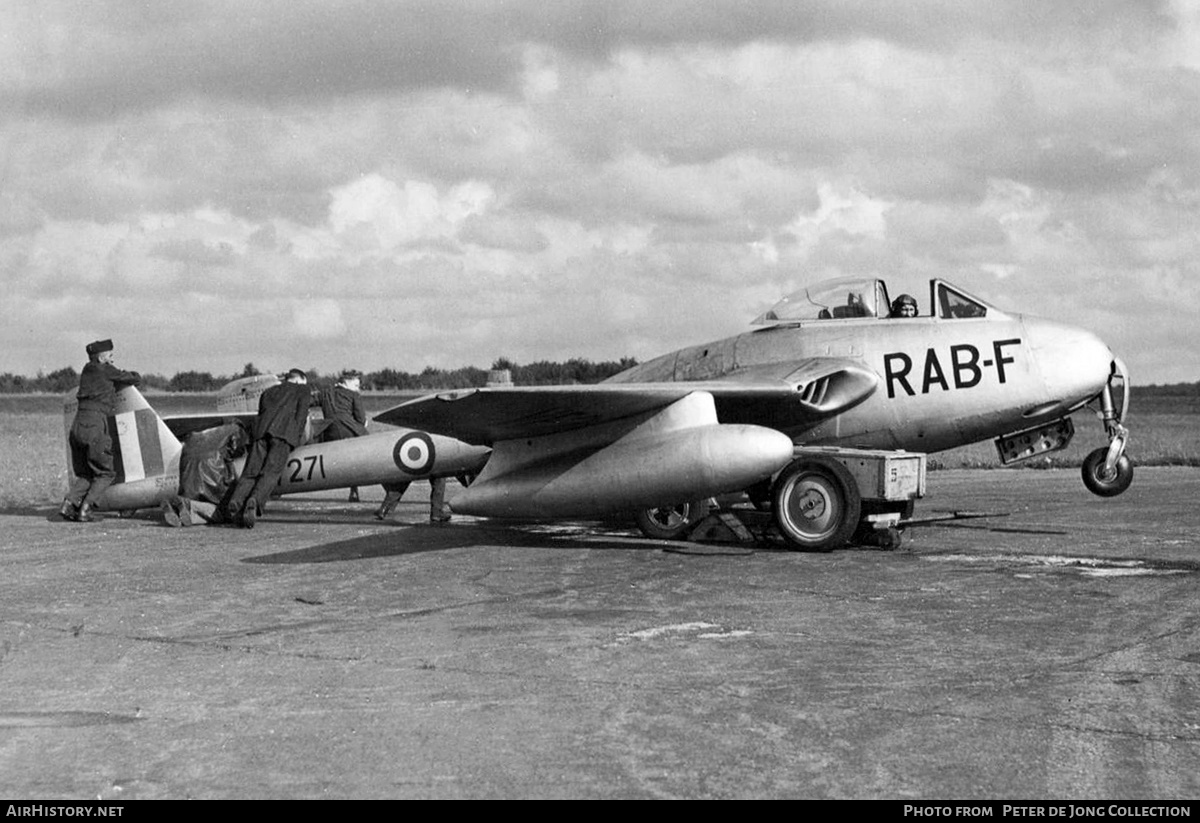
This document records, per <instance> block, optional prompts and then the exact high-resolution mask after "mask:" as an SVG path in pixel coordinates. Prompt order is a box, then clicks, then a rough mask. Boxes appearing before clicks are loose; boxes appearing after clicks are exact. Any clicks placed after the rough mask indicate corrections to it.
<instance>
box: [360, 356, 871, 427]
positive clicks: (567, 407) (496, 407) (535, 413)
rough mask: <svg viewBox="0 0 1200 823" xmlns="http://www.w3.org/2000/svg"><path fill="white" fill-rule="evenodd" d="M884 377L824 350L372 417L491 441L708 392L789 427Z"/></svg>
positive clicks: (476, 396)
mask: <svg viewBox="0 0 1200 823" xmlns="http://www.w3.org/2000/svg"><path fill="white" fill-rule="evenodd" d="M878 382H879V377H878V375H876V374H875V372H874V371H872V370H871V369H869V368H867V367H866V366H865V365H863V364H862V363H861V362H860V361H857V360H851V359H847V358H834V357H818V358H809V359H807V360H804V361H792V362H790V363H779V364H772V365H769V366H765V367H756V368H754V369H747V370H742V371H735V372H733V373H731V374H730V375H728V376H726V377H724V378H722V379H720V380H713V381H703V382H664V383H600V384H596V385H586V386H519V387H491V388H482V389H463V390H460V391H451V392H442V393H439V394H433V395H428V396H426V397H420V398H417V399H416V400H410V401H408V402H407V403H402V404H401V405H399V406H395V407H393V408H391V409H388V410H387V411H384V412H381V413H380V414H378V415H376V416H375V418H374V419H375V420H378V421H380V422H382V423H387V424H389V425H393V426H408V427H412V428H418V429H423V430H425V431H429V432H434V433H436V434H442V435H446V436H449V437H454V438H457V439H459V440H462V441H464V442H466V443H471V444H474V445H481V446H492V445H494V444H496V443H497V442H501V441H505V440H516V439H520V438H537V437H543V436H547V435H551V434H557V433H560V432H568V431H574V430H577V429H586V428H590V427H592V426H598V425H601V424H603V423H607V422H610V421H614V420H621V419H624V418H629V417H633V416H634V415H638V414H644V413H647V412H651V411H654V410H656V409H661V408H665V407H666V406H669V405H670V404H672V403H674V402H676V401H678V400H680V399H682V398H684V397H686V396H687V395H689V394H692V393H693V392H707V393H709V394H711V395H712V396H713V399H714V401H715V404H716V409H717V416H718V419H719V420H720V422H722V423H749V424H757V425H763V426H770V427H772V428H779V429H781V430H783V429H795V428H801V427H804V426H808V425H813V424H815V423H817V422H820V421H821V420H824V419H826V418H828V417H831V416H833V415H835V414H838V413H839V412H841V411H843V410H845V409H847V408H850V407H852V406H854V405H856V404H858V403H859V402H861V401H862V400H864V399H865V398H866V397H867V396H869V395H870V394H871V392H873V391H874V390H875V387H876V385H877V384H878Z"/></svg>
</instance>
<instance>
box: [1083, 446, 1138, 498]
mask: <svg viewBox="0 0 1200 823" xmlns="http://www.w3.org/2000/svg"><path fill="white" fill-rule="evenodd" d="M1113 445H1116V443H1115V442H1114V444H1113ZM1122 445H1123V444H1122ZM1112 451H1113V446H1109V447H1108V448H1106V449H1096V450H1095V451H1094V452H1092V453H1091V454H1089V455H1088V456H1087V457H1085V458H1084V460H1083V468H1082V474H1083V485H1085V486H1087V490H1088V491H1090V492H1091V493H1092V494H1094V495H1097V496H1099V497H1116V496H1117V495H1118V494H1120V493H1121V492H1123V491H1125V490H1126V489H1127V488H1129V484H1130V483H1132V482H1133V462H1132V461H1131V460H1130V459H1129V457H1128V456H1127V455H1126V454H1124V449H1121V453H1120V455H1119V456H1118V457H1117V458H1116V459H1115V460H1113V459H1111V458H1110V453H1111V452H1112Z"/></svg>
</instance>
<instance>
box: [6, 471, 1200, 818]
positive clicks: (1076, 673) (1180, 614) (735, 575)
mask: <svg viewBox="0 0 1200 823" xmlns="http://www.w3.org/2000/svg"><path fill="white" fill-rule="evenodd" d="M450 485H451V497H452V496H453V490H454V489H455V488H456V485H455V484H453V483H452V484H450ZM1198 491H1200V471H1197V470H1196V469H1153V468H1138V469H1137V475H1136V477H1135V478H1134V482H1133V486H1132V487H1131V488H1130V490H1129V491H1128V492H1126V493H1125V494H1124V495H1122V496H1120V497H1117V498H1112V499H1108V500H1103V499H1100V498H1096V497H1093V496H1092V495H1091V494H1089V493H1088V492H1087V491H1086V490H1085V489H1084V488H1083V485H1082V483H1081V482H1080V479H1079V476H1078V473H1077V472H1074V471H1030V470H1023V471H939V472H932V473H930V475H929V494H928V496H927V497H926V498H925V499H924V500H922V501H920V502H919V503H918V506H917V512H916V517H917V518H922V517H943V518H944V517H948V516H949V515H950V513H952V512H959V513H960V514H979V513H986V514H990V515H992V516H990V517H986V518H965V519H957V520H940V521H937V522H933V523H929V524H926V525H917V526H913V527H911V528H909V529H908V530H907V531H906V532H905V535H904V542H903V545H902V546H901V547H900V548H898V549H894V550H890V551H884V550H880V549H861V548H851V549H845V550H841V551H836V552H832V553H829V554H803V553H794V552H788V551H783V550H781V548H780V547H779V546H778V544H775V543H771V542H769V541H768V542H766V543H762V544H758V545H754V546H749V547H748V546H744V545H738V544H694V543H666V542H661V541H652V540H647V539H644V538H642V537H640V536H639V535H638V533H637V532H636V530H635V529H634V528H633V527H632V526H629V525H626V524H625V523H618V522H604V523H577V522H572V523H542V524H526V525H519V524H518V525H509V524H505V523H503V522H500V521H487V520H476V519H472V518H466V517H456V518H455V519H454V521H452V522H451V523H448V524H438V525H434V524H430V523H428V522H427V520H426V517H425V515H426V512H427V505H428V504H427V500H428V498H427V487H426V486H424V485H422V484H418V485H416V486H414V488H413V489H412V490H411V491H410V492H409V495H408V496H407V498H406V501H405V502H404V503H403V504H402V505H401V507H400V508H399V509H398V510H397V513H396V517H395V518H394V519H393V520H392V521H391V522H388V523H379V522H377V521H375V520H374V519H373V518H372V516H371V512H372V511H373V509H374V506H375V504H376V503H377V501H378V499H379V497H380V496H381V493H380V492H379V490H378V489H364V490H363V492H364V500H363V502H362V503H359V504H350V503H347V502H346V501H345V494H344V492H338V493H333V492H330V493H325V494H321V495H311V496H308V497H305V498H301V499H287V500H280V501H274V502H273V503H272V505H271V506H270V508H269V510H268V512H267V513H266V515H265V516H264V517H263V518H262V519H261V520H260V521H259V524H258V526H257V527H256V528H255V529H253V530H252V531H251V530H239V529H232V528H222V527H193V528H174V529H172V528H169V527H167V526H165V525H164V524H163V523H162V522H161V521H160V519H159V516H158V513H157V512H155V513H153V514H151V513H147V514H145V515H141V516H134V517H130V518H117V517H115V516H105V517H103V519H102V520H101V521H99V522H97V523H93V524H87V525H84V524H73V523H64V522H61V521H59V520H58V519H57V517H56V513H55V512H54V511H52V510H50V509H49V508H42V509H37V510H32V509H20V510H13V509H10V510H0V529H2V531H0V797H3V798H6V799H18V798H25V799H61V800H70V799H78V800H92V799H101V800H132V799H149V798H180V799H182V798H196V799H210V798H614V799H615V798H886V799H898V800H908V799H913V800H934V799H961V800H968V799H979V800H983V799H991V800H1001V799H1016V798H1023V799H1061V800H1072V799H1073V800H1087V799H1105V800H1127V799H1142V800H1170V799H1176V800H1185V799H1195V798H1197V797H1200V614H1198V610H1197V604H1198V602H1200V599H1198V584H1200V538H1198V537H1197V534H1196V532H1195V529H1196V525H1197V518H1196V514H1195V512H1196V509H1195V506H1196V501H1197V500H1198V499H1200V495H1198Z"/></svg>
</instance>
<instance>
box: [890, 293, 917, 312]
mask: <svg viewBox="0 0 1200 823" xmlns="http://www.w3.org/2000/svg"><path fill="white" fill-rule="evenodd" d="M905 306H912V310H913V314H916V313H917V300H916V298H914V297H913V296H912V295H911V294H902V295H900V296H899V297H897V298H896V299H895V300H894V301H892V314H900V310H901V309H903V308H904V307H905Z"/></svg>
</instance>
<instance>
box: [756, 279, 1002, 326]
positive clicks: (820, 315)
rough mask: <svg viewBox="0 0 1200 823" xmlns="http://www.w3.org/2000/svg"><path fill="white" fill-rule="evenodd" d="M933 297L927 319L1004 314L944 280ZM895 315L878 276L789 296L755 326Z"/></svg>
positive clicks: (932, 288) (935, 284) (932, 287)
mask: <svg viewBox="0 0 1200 823" xmlns="http://www.w3.org/2000/svg"><path fill="white" fill-rule="evenodd" d="M929 295H930V302H929V304H928V305H927V307H926V311H924V312H920V315H921V316H923V317H939V318H942V319H944V320H955V319H961V318H972V317H987V316H989V314H990V315H992V316H994V315H997V314H1002V313H1001V312H1000V311H999V310H998V309H996V308H995V307H993V306H990V305H988V304H987V303H985V302H983V301H982V300H980V299H978V298H976V297H972V296H971V295H969V294H967V293H966V292H965V291H963V290H962V289H959V288H957V287H955V286H952V285H950V284H949V283H947V282H946V281H944V280H936V279H935V280H931V281H930V282H929ZM918 305H919V304H918ZM930 307H932V308H930ZM892 316H893V315H892V302H891V300H889V299H888V290H887V285H886V284H885V283H884V282H883V281H882V280H880V279H878V278H874V277H842V278H838V279H836V280H825V281H823V282H821V283H817V284H815V285H812V286H809V287H808V288H805V289H801V290H800V291H797V292H793V293H792V294H789V295H788V296H787V297H785V298H783V299H782V300H780V301H779V302H778V303H776V304H775V305H774V306H772V307H771V308H770V310H768V311H766V312H764V313H763V314H760V315H759V316H758V317H756V318H755V319H754V320H753V321H752V325H756V326H772V325H777V324H781V323H784V324H786V323H804V322H808V321H819V320H844V319H851V318H864V317H866V318H888V317H892Z"/></svg>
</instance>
